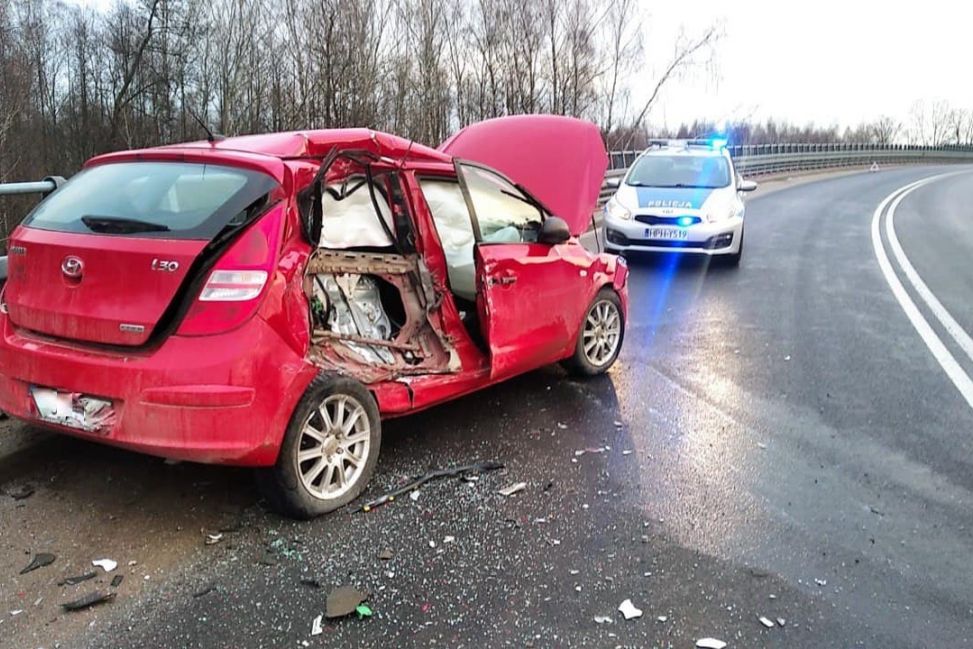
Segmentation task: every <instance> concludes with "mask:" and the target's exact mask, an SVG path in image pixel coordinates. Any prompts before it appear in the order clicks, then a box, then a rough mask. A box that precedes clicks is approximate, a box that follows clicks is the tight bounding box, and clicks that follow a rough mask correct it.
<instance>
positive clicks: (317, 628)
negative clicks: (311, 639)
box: [311, 613, 324, 635]
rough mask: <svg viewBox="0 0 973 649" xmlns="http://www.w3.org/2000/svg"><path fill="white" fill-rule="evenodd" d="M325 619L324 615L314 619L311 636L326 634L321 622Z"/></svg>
mask: <svg viewBox="0 0 973 649" xmlns="http://www.w3.org/2000/svg"><path fill="white" fill-rule="evenodd" d="M322 619H324V613H322V614H321V615H319V616H317V617H316V618H314V621H313V622H311V635H321V634H322V633H324V629H322V628H321V620H322Z"/></svg>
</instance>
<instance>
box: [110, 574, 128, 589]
mask: <svg viewBox="0 0 973 649" xmlns="http://www.w3.org/2000/svg"><path fill="white" fill-rule="evenodd" d="M123 579H125V575H115V576H114V577H112V580H111V587H112V588H118V587H119V586H121V585H122V580H123Z"/></svg>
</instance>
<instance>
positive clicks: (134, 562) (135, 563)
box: [128, 559, 139, 567]
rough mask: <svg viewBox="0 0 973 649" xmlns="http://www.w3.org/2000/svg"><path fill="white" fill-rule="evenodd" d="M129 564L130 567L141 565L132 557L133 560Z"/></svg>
mask: <svg viewBox="0 0 973 649" xmlns="http://www.w3.org/2000/svg"><path fill="white" fill-rule="evenodd" d="M128 565H129V567H131V566H137V565H139V562H138V561H136V560H135V559H132V560H131V561H129V562H128Z"/></svg>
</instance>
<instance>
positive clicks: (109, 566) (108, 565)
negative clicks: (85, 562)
mask: <svg viewBox="0 0 973 649" xmlns="http://www.w3.org/2000/svg"><path fill="white" fill-rule="evenodd" d="M91 565H93V566H95V567H96V568H101V569H102V570H104V571H105V572H111V571H112V570H114V569H115V568H117V567H118V562H117V561H112V560H111V559H95V560H94V561H92V562H91Z"/></svg>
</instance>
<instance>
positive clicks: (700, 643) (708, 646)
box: [696, 638, 726, 649]
mask: <svg viewBox="0 0 973 649" xmlns="http://www.w3.org/2000/svg"><path fill="white" fill-rule="evenodd" d="M724 647H726V643H725V642H723V641H722V640H717V639H716V638H703V639H701V640H697V641H696V649H723V648H724Z"/></svg>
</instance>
